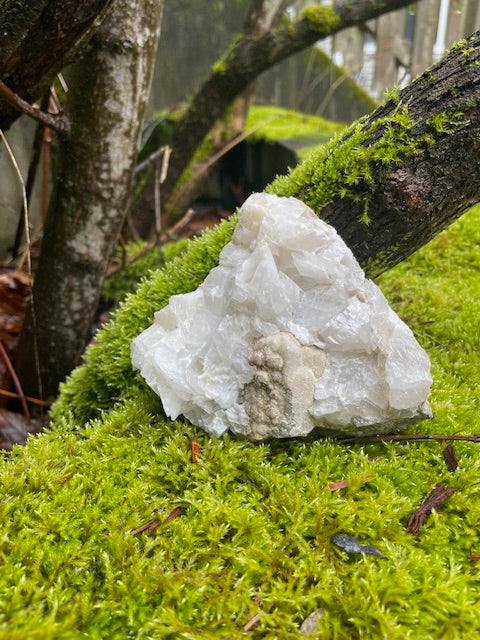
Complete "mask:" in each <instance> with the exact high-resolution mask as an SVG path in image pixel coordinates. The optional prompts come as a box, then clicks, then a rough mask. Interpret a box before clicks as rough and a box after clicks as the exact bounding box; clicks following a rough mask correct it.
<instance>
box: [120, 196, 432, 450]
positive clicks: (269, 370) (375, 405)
mask: <svg viewBox="0 0 480 640" xmlns="http://www.w3.org/2000/svg"><path fill="white" fill-rule="evenodd" d="M132 362H133V366H134V367H135V368H137V369H140V371H141V373H142V375H143V377H144V378H145V380H146V382H147V383H148V384H149V385H150V386H151V387H152V389H154V391H155V392H156V393H158V395H159V396H160V398H161V400H162V403H163V407H164V410H165V412H166V414H167V415H168V416H170V417H171V418H176V417H177V416H179V415H180V414H183V415H184V416H185V417H186V418H188V419H189V420H190V421H191V422H193V423H194V424H195V425H198V426H201V427H203V428H204V429H206V430H207V431H209V432H211V433H213V434H215V435H216V436H220V435H221V434H223V433H225V432H226V431H227V430H228V429H230V430H231V431H232V432H234V433H236V434H241V435H244V436H247V437H250V438H253V439H264V438H268V437H276V438H282V437H293V436H305V435H307V434H309V433H311V432H315V433H318V434H325V435H367V434H377V433H389V432H394V431H398V430H400V429H401V428H403V427H405V426H406V425H408V424H410V423H412V422H415V421H418V420H421V419H423V418H427V417H430V416H431V411H430V406H429V404H428V400H427V399H428V394H429V389H430V385H431V382H432V380H431V377H430V362H429V359H428V356H427V354H426V353H425V351H424V350H423V349H422V348H421V347H420V345H419V344H418V343H417V341H416V340H415V337H414V336H413V333H412V332H411V330H410V329H409V328H408V327H407V326H406V325H405V323H404V322H402V321H401V320H400V318H399V317H398V316H397V315H396V314H395V313H394V311H393V310H392V309H391V308H390V307H389V305H388V303H387V301H386V299H385V297H384V295H383V294H382V292H381V291H380V289H379V288H378V287H377V286H376V285H375V284H374V283H373V282H372V281H370V280H367V279H366V278H365V275H364V273H363V271H362V269H361V268H360V266H359V265H358V263H357V261H356V260H355V258H354V256H353V254H352V252H351V251H350V250H349V249H348V247H347V246H346V245H345V243H344V242H343V240H342V239H341V238H340V237H339V236H338V234H337V233H336V231H335V230H334V229H333V228H332V227H331V226H329V225H328V224H326V223H325V222H322V221H321V220H319V219H318V218H317V217H316V216H315V214H314V213H313V212H312V210H311V209H309V208H308V207H307V206H306V205H305V204H304V203H303V202H301V201H300V200H297V199H295V198H279V197H277V196H273V195H267V194H264V193H257V194H253V195H252V196H250V198H249V199H248V200H247V201H246V202H245V204H244V205H243V207H242V208H241V209H240V211H239V214H238V224H237V226H236V228H235V231H234V234H233V237H232V240H231V242H229V243H228V244H227V245H226V246H225V247H224V249H223V250H222V252H221V254H220V261H219V266H218V267H216V268H214V269H212V271H211V272H210V274H209V275H208V276H207V278H206V279H205V281H204V282H203V283H202V285H201V286H200V287H198V289H197V290H196V291H193V292H191V293H187V294H184V295H176V296H172V298H170V302H169V304H168V306H167V307H165V308H164V309H162V310H160V311H158V312H157V313H156V314H155V321H154V324H153V325H152V326H151V327H149V328H148V329H147V330H146V331H144V332H143V333H141V334H140V335H139V336H138V337H137V338H135V340H134V341H133V343H132Z"/></svg>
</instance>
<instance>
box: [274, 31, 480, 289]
mask: <svg viewBox="0 0 480 640" xmlns="http://www.w3.org/2000/svg"><path fill="white" fill-rule="evenodd" d="M479 104H480V31H479V32H477V33H475V34H474V35H473V36H472V37H470V38H469V39H468V40H463V41H460V42H459V43H457V44H456V45H454V46H453V47H452V50H451V51H450V53H448V55H447V56H446V57H445V58H444V59H443V60H442V61H440V62H439V63H438V64H437V65H435V66H433V67H432V68H431V69H429V70H427V71H426V72H425V73H424V74H423V75H422V76H420V77H418V78H417V79H416V80H415V81H414V82H412V84H410V85H409V86H408V87H406V88H405V89H404V90H402V91H400V92H398V94H397V95H394V96H393V97H392V98H391V99H390V100H389V101H388V102H387V103H386V104H384V105H383V106H381V107H379V108H378V109H377V110H376V111H374V112H373V113H372V115H371V116H370V117H369V118H367V119H365V120H360V121H358V122H357V123H356V124H354V125H353V126H352V127H350V128H349V129H348V130H347V132H346V133H345V134H344V135H342V136H341V138H340V139H339V140H334V141H332V142H331V143H329V144H328V145H326V146H325V147H324V148H323V149H322V150H320V151H319V153H318V154H316V155H314V156H313V157H311V158H309V159H308V160H307V161H306V162H305V163H303V164H302V165H300V166H299V167H297V168H295V169H294V170H293V171H292V172H291V173H290V174H289V175H288V176H285V177H283V178H278V179H277V180H276V181H275V182H274V183H273V184H272V185H270V187H269V188H268V190H269V191H271V192H274V193H277V194H278V195H284V196H295V197H297V198H300V199H301V200H303V201H304V202H305V203H306V204H308V205H309V206H311V207H312V208H313V209H314V210H315V211H316V213H317V214H318V215H319V216H320V217H321V218H322V219H324V220H327V221H328V222H329V223H330V224H332V225H333V226H334V227H335V229H336V230H337V231H338V232H339V234H340V235H341V236H342V238H343V239H344V241H345V242H346V244H347V245H348V246H349V247H350V248H351V249H352V251H353V252H354V254H355V256H356V258H357V259H358V261H359V262H360V264H361V265H362V266H363V267H364V269H365V270H366V272H367V274H368V275H369V276H376V275H378V274H380V273H381V272H383V271H385V270H387V269H389V268H390V267H392V266H394V265H395V264H397V263H398V262H401V261H402V260H404V259H405V258H406V257H408V256H409V255H410V254H411V253H413V252H414V251H416V250H417V249H419V248H420V247H421V246H423V245H424V244H426V243H427V242H428V241H429V240H431V239H432V238H433V237H434V236H435V235H437V234H438V233H439V232H440V231H442V229H444V228H445V227H447V226H448V225H449V224H450V223H452V222H453V221H454V220H455V219H456V218H458V217H459V216H460V215H461V214H462V213H464V212H465V211H467V210H468V209H469V208H470V207H471V206H473V205H474V204H476V203H477V202H478V201H479V200H480V144H479V140H480V109H479V106H478V105H479Z"/></svg>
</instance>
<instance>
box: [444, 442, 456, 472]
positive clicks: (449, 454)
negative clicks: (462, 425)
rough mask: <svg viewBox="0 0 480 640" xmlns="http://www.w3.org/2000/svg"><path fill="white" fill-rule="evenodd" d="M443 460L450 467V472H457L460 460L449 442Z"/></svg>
mask: <svg viewBox="0 0 480 640" xmlns="http://www.w3.org/2000/svg"><path fill="white" fill-rule="evenodd" d="M443 459H444V460H445V463H446V465H447V467H448V470H449V471H452V472H453V471H456V470H457V468H458V460H457V455H456V453H455V449H454V448H453V444H452V443H451V442H449V443H448V444H447V446H446V447H445V449H444V450H443Z"/></svg>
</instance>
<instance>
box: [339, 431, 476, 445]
mask: <svg viewBox="0 0 480 640" xmlns="http://www.w3.org/2000/svg"><path fill="white" fill-rule="evenodd" d="M401 440H406V441H408V440H438V441H440V442H445V441H448V440H464V441H466V442H480V434H476V435H458V434H457V435H438V434H436V433H434V434H422V433H417V434H411V435H404V434H392V435H385V436H358V437H357V438H342V439H340V440H337V442H338V444H364V443H368V442H396V441H401Z"/></svg>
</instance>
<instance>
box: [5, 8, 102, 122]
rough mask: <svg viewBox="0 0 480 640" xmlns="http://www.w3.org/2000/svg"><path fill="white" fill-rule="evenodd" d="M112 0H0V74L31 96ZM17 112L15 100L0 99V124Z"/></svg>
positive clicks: (49, 80)
mask: <svg viewBox="0 0 480 640" xmlns="http://www.w3.org/2000/svg"><path fill="white" fill-rule="evenodd" d="M113 1H114V0H79V1H78V2H74V1H73V0H67V1H66V0H38V1H37V0H36V1H35V2H28V1H27V0H25V1H24V2H4V3H0V24H1V25H2V56H1V60H0V80H2V81H3V82H4V83H6V84H7V85H8V87H9V88H10V90H11V91H13V93H14V94H17V96H22V99H23V100H25V101H26V103H32V102H35V100H37V99H38V98H40V96H42V95H43V94H44V93H45V91H46V90H47V89H48V87H49V86H50V85H51V84H52V83H53V82H54V79H55V76H56V75H57V73H58V72H59V71H60V70H61V69H62V68H63V67H64V66H65V65H66V64H68V63H69V62H72V60H73V59H74V57H75V56H76V55H77V54H78V52H79V50H80V47H82V46H84V45H85V44H86V42H87V39H88V38H89V36H90V34H91V33H92V31H93V29H94V27H96V26H97V25H98V23H99V21H100V20H101V19H103V17H104V16H105V14H106V12H107V10H108V9H109V7H110V5H111V4H112V2H113ZM18 116H19V110H18V105H15V106H13V105H12V103H7V102H6V101H2V102H0V128H2V129H3V130H6V129H8V127H9V126H10V125H11V124H12V122H14V121H15V120H16V119H17V118H18ZM49 126H50V125H49Z"/></svg>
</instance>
